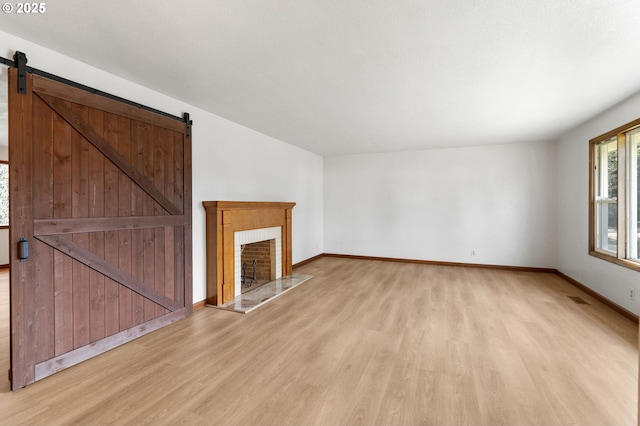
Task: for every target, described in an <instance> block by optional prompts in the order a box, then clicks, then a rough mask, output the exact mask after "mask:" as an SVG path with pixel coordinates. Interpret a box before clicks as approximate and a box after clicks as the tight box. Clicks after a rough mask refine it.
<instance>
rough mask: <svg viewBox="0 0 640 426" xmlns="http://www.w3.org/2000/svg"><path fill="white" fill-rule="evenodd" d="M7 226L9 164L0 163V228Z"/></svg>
mask: <svg viewBox="0 0 640 426" xmlns="http://www.w3.org/2000/svg"><path fill="white" fill-rule="evenodd" d="M8 226H9V163H7V162H6V161H0V228H7V227H8Z"/></svg>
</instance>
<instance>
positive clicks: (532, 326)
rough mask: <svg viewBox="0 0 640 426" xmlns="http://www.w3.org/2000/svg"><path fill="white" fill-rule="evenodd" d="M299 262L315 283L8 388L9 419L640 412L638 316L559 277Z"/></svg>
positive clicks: (436, 417) (574, 416) (617, 416)
mask: <svg viewBox="0 0 640 426" xmlns="http://www.w3.org/2000/svg"><path fill="white" fill-rule="evenodd" d="M295 272H300V273H307V274H311V275H314V278H313V279H312V280H311V281H309V282H308V283H306V284H305V285H304V286H301V287H299V288H296V289H294V290H292V291H290V292H287V294H285V295H283V296H281V297H279V298H278V299H276V300H273V301H272V302H270V303H269V304H267V305H265V306H263V307H262V308H260V309H258V310H256V311H254V312H252V313H251V314H249V315H238V314H236V313H233V312H226V311H222V310H218V309H213V308H204V309H200V310H198V311H196V312H195V313H194V314H193V315H191V316H190V317H188V318H186V319H184V320H182V321H179V322H176V323H174V324H172V325H171V326H169V327H166V328H163V329H161V330H158V331H156V332H154V333H151V334H149V335H146V336H144V337H141V338H139V339H137V340H135V341H133V342H130V343H128V344H126V345H124V346H121V347H118V348H116V349H113V350H111V351H109V352H107V353H105V354H103V355H101V356H99V357H97V358H93V359H91V360H88V361H86V362H83V363H82V364H79V365H77V366H75V367H73V368H71V369H69V370H65V371H62V372H60V373H58V374H56V375H54V376H51V377H49V378H47V379H46V380H43V381H41V382H38V383H35V384H33V385H30V386H28V387H27V388H26V389H24V390H21V391H19V392H14V393H8V392H0V411H1V412H2V413H3V418H2V421H3V422H4V423H7V424H16V425H20V424H54V425H55V424H102V423H109V424H154V425H165V424H166V425H169V424H178V423H183V424H185V423H186V424H225V425H250V424H270V425H271V424H278V425H286V424H289V425H346V424H367V425H369V424H373V425H376V424H380V425H402V424H405V425H419V424H425V425H457V424H460V425H462V424H472V425H501V424H502V425H551V426H553V425H566V424H576V425H634V424H636V422H637V420H636V419H637V416H636V410H637V402H636V389H637V374H638V359H637V357H638V351H637V342H638V328H637V326H636V325H635V324H634V323H633V322H631V321H629V320H627V319H626V318H624V317H622V316H620V315H618V314H617V313H615V312H614V311H612V310H611V309H609V308H608V307H606V306H604V305H602V304H601V303H599V302H598V301H597V300H595V299H594V298H592V297H591V296H589V295H588V294H586V293H584V292H582V291H580V290H579V289H577V288H575V287H574V286H572V285H571V284H569V283H567V282H566V281H565V280H563V279H562V278H561V277H559V276H557V275H555V274H550V273H539V272H533V273H532V272H523V271H502V270H491V269H482V268H470V267H469V268H459V267H451V266H441V265H421V264H408V263H400V262H383V261H368V260H357V259H342V258H329V257H325V258H321V259H318V260H316V261H314V262H310V263H308V264H306V265H304V266H303V267H300V268H297V269H296V271H295ZM0 282H2V281H1V280H0ZM568 296H578V297H581V298H582V299H584V300H585V301H587V302H588V303H589V305H578V304H575V303H574V302H573V301H572V300H571V299H569V298H568ZM0 300H2V299H1V298H0Z"/></svg>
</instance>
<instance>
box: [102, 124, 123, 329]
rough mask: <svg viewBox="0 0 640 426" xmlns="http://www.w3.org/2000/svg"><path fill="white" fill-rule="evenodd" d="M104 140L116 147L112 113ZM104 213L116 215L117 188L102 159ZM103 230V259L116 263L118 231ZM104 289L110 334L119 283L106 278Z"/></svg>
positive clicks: (116, 319)
mask: <svg viewBox="0 0 640 426" xmlns="http://www.w3.org/2000/svg"><path fill="white" fill-rule="evenodd" d="M103 137H104V140H105V141H106V142H107V143H108V144H109V145H110V146H112V147H116V149H117V147H118V117H117V116H116V115H114V114H107V113H105V114H104V134H103ZM104 168H105V172H104V215H105V218H104V219H105V220H109V221H112V220H113V219H114V218H115V217H117V216H118V211H119V206H118V201H119V188H118V168H117V167H116V166H115V165H114V164H113V163H111V162H110V161H104ZM102 229H103V230H105V239H104V260H105V261H106V262H108V263H110V264H112V265H118V232H117V231H115V230H114V231H110V230H106V229H105V228H102ZM104 291H105V313H104V314H105V334H106V335H107V336H111V335H113V334H116V333H117V332H119V331H120V307H119V300H118V299H119V295H120V285H119V284H118V283H117V282H116V281H114V280H112V279H110V278H106V279H105V283H104Z"/></svg>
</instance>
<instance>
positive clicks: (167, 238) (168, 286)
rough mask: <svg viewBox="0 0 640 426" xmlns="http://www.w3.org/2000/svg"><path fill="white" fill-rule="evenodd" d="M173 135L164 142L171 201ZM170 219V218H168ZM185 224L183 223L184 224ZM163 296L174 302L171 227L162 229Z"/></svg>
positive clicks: (166, 191) (168, 192)
mask: <svg viewBox="0 0 640 426" xmlns="http://www.w3.org/2000/svg"><path fill="white" fill-rule="evenodd" d="M174 138H175V133H172V134H171V139H169V140H168V141H166V144H165V147H164V158H163V160H164V194H165V195H166V196H167V197H168V198H169V199H170V200H172V201H174V202H175V200H174V188H173V179H174V177H173V175H174V173H175V171H174V167H173V157H174V143H173V141H174ZM169 217H171V216H169ZM184 223H185V222H183V224H184ZM164 234H165V235H164V246H165V250H164V260H163V262H162V263H163V265H164V295H165V296H167V297H170V298H172V299H174V300H177V298H176V294H175V291H176V287H175V234H174V229H173V227H166V228H164Z"/></svg>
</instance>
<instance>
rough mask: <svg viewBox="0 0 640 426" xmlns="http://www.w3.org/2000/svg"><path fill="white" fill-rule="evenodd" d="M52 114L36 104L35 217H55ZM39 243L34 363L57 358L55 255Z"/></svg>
mask: <svg viewBox="0 0 640 426" xmlns="http://www.w3.org/2000/svg"><path fill="white" fill-rule="evenodd" d="M52 116H53V113H52V111H51V109H50V108H49V107H48V106H47V105H46V104H45V103H43V102H41V101H39V100H35V101H34V102H33V112H32V117H33V120H32V127H33V143H34V147H33V167H34V170H37V171H38V172H37V173H35V174H34V177H33V193H34V195H35V197H34V199H33V201H32V203H33V210H32V212H33V216H34V217H37V218H45V219H48V218H51V217H53V162H52V157H53V156H52V153H53V132H52V130H53V129H52V127H53V118H52ZM51 250H52V249H51V247H48V246H47V245H46V244H42V243H40V242H38V241H33V242H32V243H31V254H30V255H31V257H32V259H33V262H34V263H35V267H34V269H35V276H34V279H35V283H36V292H35V295H34V296H35V298H36V301H35V303H36V306H38V309H37V310H36V311H35V315H34V329H35V343H36V344H35V348H34V350H35V352H36V353H35V362H41V361H44V360H46V359H49V358H52V357H53V356H55V340H54V336H55V335H54V331H55V317H54V315H55V301H54V281H53V279H54V275H53V252H52V251H51Z"/></svg>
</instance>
